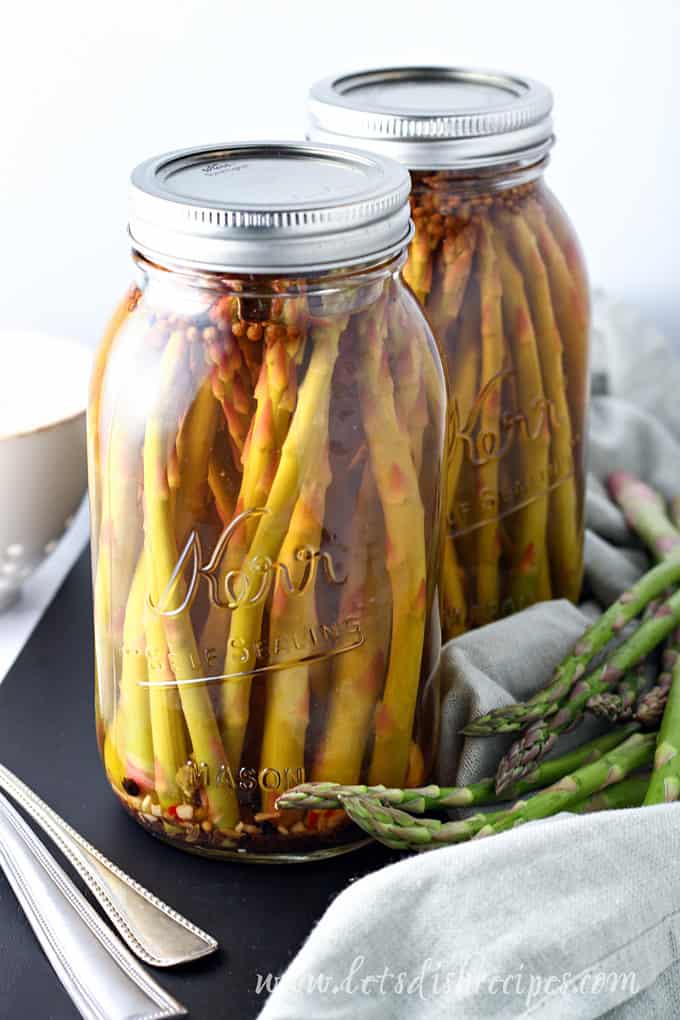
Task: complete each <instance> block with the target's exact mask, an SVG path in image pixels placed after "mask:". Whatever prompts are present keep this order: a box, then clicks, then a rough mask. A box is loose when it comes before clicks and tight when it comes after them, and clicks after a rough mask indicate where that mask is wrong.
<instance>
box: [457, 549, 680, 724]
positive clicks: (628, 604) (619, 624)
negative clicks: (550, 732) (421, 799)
mask: <svg viewBox="0 0 680 1020" xmlns="http://www.w3.org/2000/svg"><path fill="white" fill-rule="evenodd" d="M679 581H680V556H677V557H675V556H674V557H672V558H669V559H668V560H665V561H663V562H662V563H660V564H659V565H658V566H656V567H653V568H652V569H651V570H650V571H648V572H647V573H646V574H644V575H643V576H642V577H641V578H640V579H639V581H637V582H636V583H635V584H634V585H633V587H632V588H631V589H630V590H629V591H626V592H624V593H623V595H621V597H620V598H619V599H617V601H616V602H614V603H613V604H612V605H611V606H610V607H609V609H607V610H606V612H604V613H603V614H602V616H600V617H599V618H598V619H597V620H596V621H595V623H594V624H593V625H592V626H591V627H589V628H588V630H586V632H585V633H584V635H583V637H582V638H581V639H580V640H579V641H578V643H577V644H576V646H575V647H574V650H573V651H572V653H571V654H570V655H568V656H567V658H566V659H564V660H563V661H562V662H561V663H560V664H559V666H557V668H556V669H555V671H554V673H553V675H552V679H551V680H550V682H549V683H548V685H547V686H546V687H543V688H542V689H541V690H539V691H537V692H536V694H534V695H533V697H531V698H530V699H529V701H527V702H526V703H524V704H518V705H506V706H504V707H502V708H497V709H494V710H493V711H492V712H488V713H487V714H486V715H482V716H479V718H477V719H475V720H473V721H472V722H471V723H468V725H467V726H466V727H465V729H464V731H463V732H464V733H466V734H467V735H468V736H486V735H488V734H493V733H512V732H515V731H517V730H521V729H522V728H523V727H524V726H526V724H527V723H528V722H533V721H534V720H536V719H542V718H544V717H545V716H547V715H550V714H552V713H553V712H556V711H557V709H558V708H559V706H560V704H561V702H562V701H563V700H564V699H565V698H566V697H567V695H568V694H569V692H570V691H571V688H572V686H573V685H574V684H575V683H576V682H577V681H578V680H579V679H580V678H581V677H582V676H583V675H584V674H585V672H586V669H587V667H588V665H589V663H590V662H591V661H592V660H593V658H594V657H595V656H596V655H597V654H598V652H600V651H601V650H602V649H603V648H604V647H605V646H606V645H607V644H609V642H610V641H611V639H612V638H613V637H614V635H615V634H617V633H619V632H620V631H621V630H622V629H623V628H624V627H625V626H626V624H627V623H629V622H630V621H631V620H633V619H635V617H636V616H638V615H639V614H640V613H641V612H642V610H643V609H644V608H645V606H646V605H647V604H648V603H649V602H650V601H651V600H652V599H654V598H656V597H657V596H658V595H661V594H662V593H663V592H664V591H665V589H667V588H669V587H671V586H672V585H673V584H677V583H678V582H679Z"/></svg>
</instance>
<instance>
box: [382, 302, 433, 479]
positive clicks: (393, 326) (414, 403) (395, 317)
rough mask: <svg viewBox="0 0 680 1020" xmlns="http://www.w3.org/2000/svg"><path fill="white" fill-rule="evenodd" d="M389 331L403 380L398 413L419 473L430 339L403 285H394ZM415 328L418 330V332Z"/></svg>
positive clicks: (396, 369)
mask: <svg viewBox="0 0 680 1020" xmlns="http://www.w3.org/2000/svg"><path fill="white" fill-rule="evenodd" d="M388 319H389V335H390V340H391V346H392V354H393V362H394V367H393V374H394V377H395V378H396V379H398V380H399V386H398V388H397V390H396V392H395V394H394V401H395V407H396V411H397V417H398V418H399V421H400V422H401V426H402V428H405V429H406V430H407V431H408V433H409V438H410V442H411V454H412V456H413V463H414V466H415V469H416V473H417V474H420V468H421V465H422V460H423V440H424V436H425V429H426V427H427V424H428V420H429V415H428V406H427V392H426V383H425V378H424V372H423V360H424V359H423V352H426V351H427V341H426V339H425V337H424V335H423V332H422V330H421V328H420V325H419V324H417V320H416V319H414V317H413V316H412V315H410V314H409V310H408V308H407V307H406V305H405V303H404V301H403V300H402V293H401V292H400V289H399V288H397V287H395V288H393V293H392V295H391V299H390V301H389V304H388ZM414 330H415V332H414Z"/></svg>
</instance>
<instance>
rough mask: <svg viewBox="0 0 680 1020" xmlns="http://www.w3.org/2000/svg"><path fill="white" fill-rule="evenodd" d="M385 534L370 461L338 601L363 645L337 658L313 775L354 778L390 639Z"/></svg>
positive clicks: (361, 757) (364, 746)
mask: <svg viewBox="0 0 680 1020" xmlns="http://www.w3.org/2000/svg"><path fill="white" fill-rule="evenodd" d="M384 542H385V532H384V523H383V520H382V513H381V511H380V506H379V503H378V494H377V491H376V486H375V480H374V478H373V473H372V471H371V467H370V465H368V464H367V465H365V466H364V470H363V476H362V480H361V485H360V488H359V494H358V497H357V505H356V508H355V511H354V516H353V529H352V536H351V542H350V562H349V566H348V569H347V580H346V581H345V584H344V587H343V593H342V599H341V603H340V612H339V616H340V620H341V622H344V621H346V620H347V621H349V620H352V619H354V620H356V621H357V623H358V624H359V626H360V628H361V631H360V633H361V637H362V638H363V641H362V643H361V644H360V645H359V646H358V647H357V648H354V649H352V650H351V651H347V652H344V653H343V654H342V655H339V656H337V657H336V658H335V660H334V663H333V670H332V679H331V688H330V695H329V709H328V718H327V722H326V729H325V732H324V734H323V738H322V741H321V744H320V746H319V749H318V752H317V754H316V758H315V760H314V763H313V769H312V774H313V777H314V778H315V779H323V778H324V777H326V776H343V777H345V778H343V779H339V780H338V782H343V783H354V782H357V781H358V778H359V774H360V771H361V764H362V760H363V757H364V754H365V751H366V744H367V741H368V737H369V733H370V728H371V725H372V722H373V715H374V712H375V706H376V702H377V699H378V697H379V696H380V688H381V685H382V682H383V678H384V676H385V666H386V663H387V654H388V642H389V638H388V635H389V614H390V599H389V584H390V582H389V577H388V576H387V572H386V570H385V568H384V565H383V561H384V552H383V550H384Z"/></svg>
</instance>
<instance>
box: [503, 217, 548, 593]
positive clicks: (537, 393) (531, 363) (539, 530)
mask: <svg viewBox="0 0 680 1020" xmlns="http://www.w3.org/2000/svg"><path fill="white" fill-rule="evenodd" d="M494 244H495V247H496V251H497V253H498V259H499V265H500V271H501V281H502V285H503V318H504V323H505V331H506V336H507V337H508V339H509V346H510V350H511V353H512V365H513V374H514V378H515V381H516V386H517V406H518V407H519V408H521V411H522V415H523V417H522V420H521V421H520V422H519V423H518V426H517V428H518V449H519V482H520V489H521V492H522V493H524V494H526V496H525V498H526V500H527V502H526V505H524V506H520V507H519V508H518V509H517V510H516V512H515V514H514V515H513V524H514V529H513V541H514V545H515V547H514V549H513V555H512V575H511V579H510V595H511V598H512V604H513V608H515V609H522V608H524V607H525V606H527V605H530V604H531V603H533V602H535V601H537V598H538V597H539V587H540V574H541V570H542V569H544V567H545V565H546V563H547V559H546V558H547V547H546V536H547V526H548V487H549V477H548V458H549V452H550V435H549V431H548V428H549V420H548V409H547V408H546V405H545V398H544V395H543V378H542V375H541V365H540V360H539V354H538V346H537V341H536V334H535V332H534V327H533V323H532V321H531V313H530V310H529V303H528V301H527V298H526V293H525V290H524V283H523V281H522V276H521V274H520V272H519V270H518V269H517V267H516V266H515V264H514V262H513V261H512V259H511V258H510V255H509V253H508V249H507V246H506V244H505V242H504V240H503V238H502V236H501V234H500V232H499V231H495V233H494Z"/></svg>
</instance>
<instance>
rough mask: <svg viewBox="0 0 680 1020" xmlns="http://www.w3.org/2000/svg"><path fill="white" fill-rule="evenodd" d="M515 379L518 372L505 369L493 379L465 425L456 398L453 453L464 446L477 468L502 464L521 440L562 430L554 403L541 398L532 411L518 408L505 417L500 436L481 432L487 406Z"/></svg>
mask: <svg viewBox="0 0 680 1020" xmlns="http://www.w3.org/2000/svg"><path fill="white" fill-rule="evenodd" d="M515 375H516V373H515V371H514V369H511V368H504V369H502V370H501V371H500V372H498V373H497V374H496V375H494V376H493V377H492V378H491V379H489V380H488V382H487V383H486V384H485V385H484V386H483V387H482V389H481V390H480V392H479V393H478V395H477V397H476V398H475V401H474V403H473V405H472V407H471V409H470V413H469V414H468V417H467V420H466V421H465V422H463V421H461V414H460V407H459V404H458V401H457V399H456V398H455V396H454V398H453V407H452V416H453V428H452V437H451V445H452V449H453V448H454V447H455V445H456V443H462V444H463V448H464V451H465V453H466V455H467V458H468V460H469V461H470V463H471V464H472V465H473V466H474V467H481V466H482V465H483V464H487V463H488V462H489V461H493V460H501V458H503V457H504V456H505V455H506V453H507V452H508V450H509V449H510V448H511V447H512V445H513V443H514V442H515V440H517V439H528V440H536V439H538V438H539V437H540V436H541V435H544V434H548V435H549V434H551V433H552V432H553V431H554V430H555V429H558V428H559V427H560V424H561V422H560V417H559V414H558V411H557V408H556V407H555V404H554V403H553V401H551V400H548V399H547V398H546V397H544V396H538V397H537V398H536V400H535V401H534V402H533V404H532V406H531V407H530V408H528V409H523V408H517V409H516V410H513V411H507V412H505V413H504V414H503V415H501V417H500V421H499V431H498V432H485V431H483V430H482V429H481V428H479V425H480V422H481V420H482V412H483V410H484V405H485V404H486V402H487V401H488V400H497V399H498V397H499V395H500V390H501V389H502V387H503V384H504V382H506V381H507V380H509V379H511V378H513V377H514V376H515Z"/></svg>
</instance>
